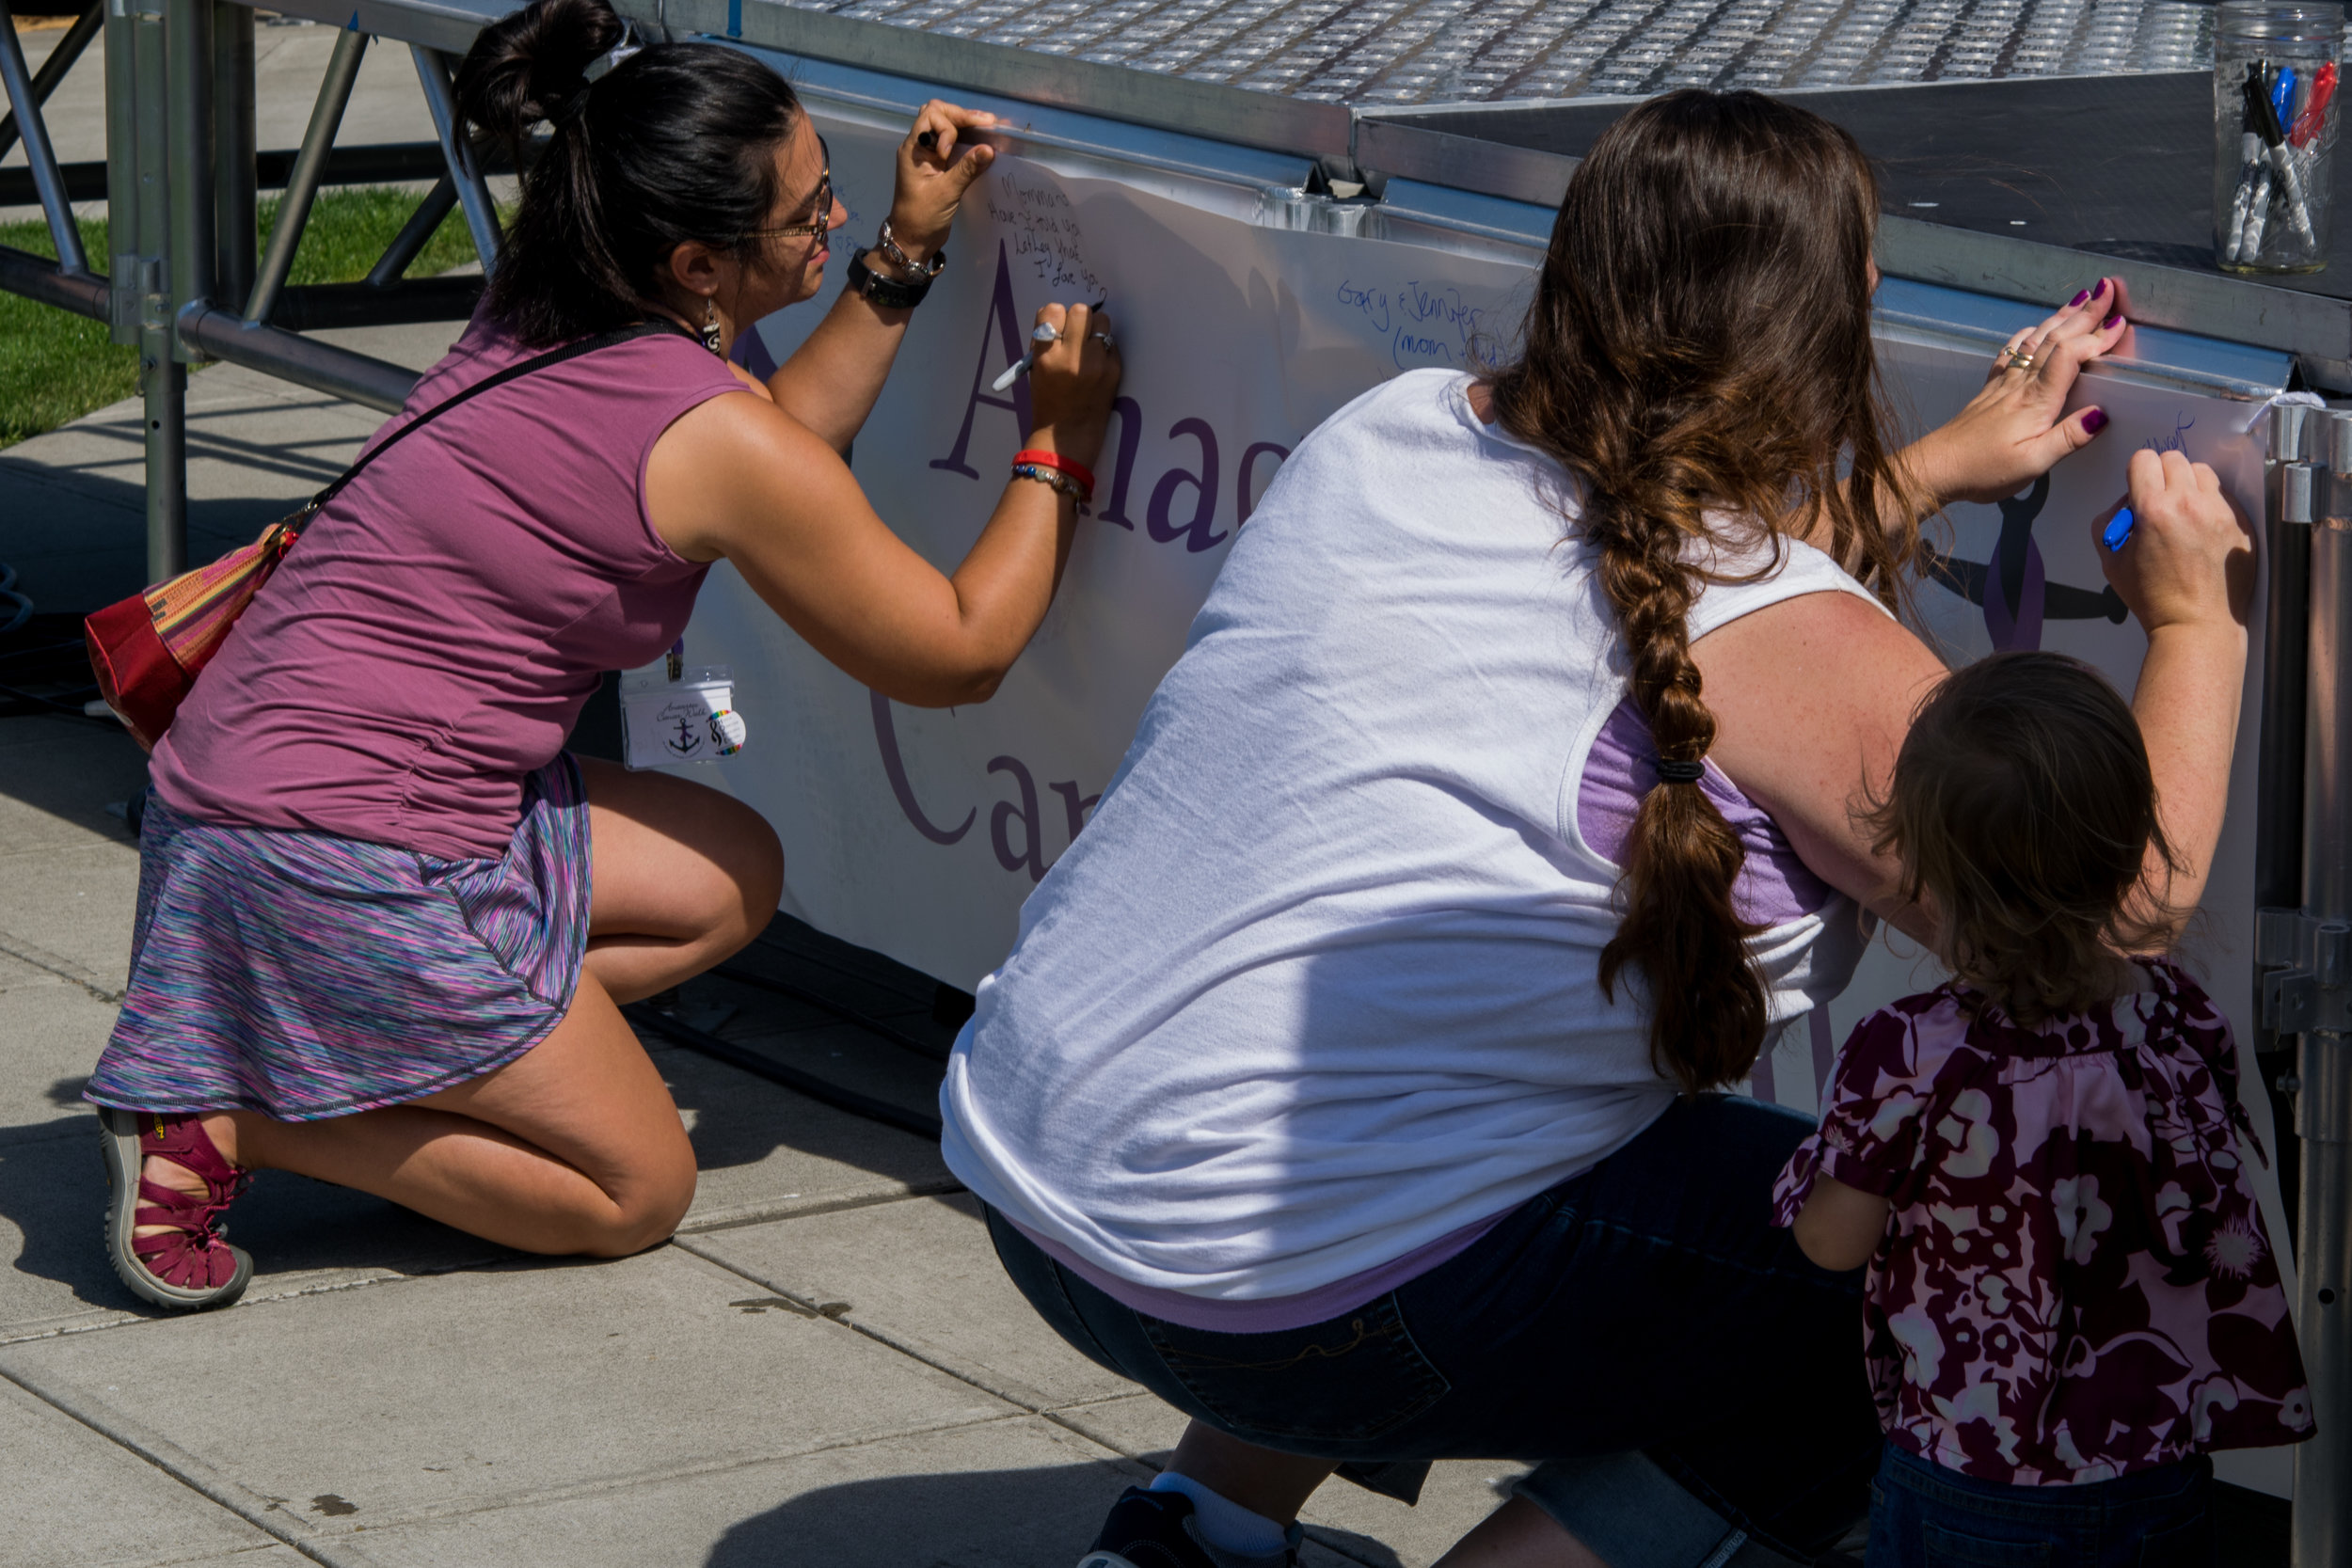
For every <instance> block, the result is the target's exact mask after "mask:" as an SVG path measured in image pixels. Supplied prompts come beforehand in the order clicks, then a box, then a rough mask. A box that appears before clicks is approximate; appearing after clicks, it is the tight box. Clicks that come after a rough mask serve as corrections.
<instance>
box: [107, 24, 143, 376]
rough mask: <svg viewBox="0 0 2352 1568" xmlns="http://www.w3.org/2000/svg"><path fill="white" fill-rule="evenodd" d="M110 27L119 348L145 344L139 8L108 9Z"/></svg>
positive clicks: (110, 164) (110, 315)
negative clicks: (141, 280) (141, 311)
mask: <svg viewBox="0 0 2352 1568" xmlns="http://www.w3.org/2000/svg"><path fill="white" fill-rule="evenodd" d="M105 17H106V21H105V27H106V243H107V248H108V250H109V252H110V253H111V254H110V258H109V260H108V262H107V266H106V275H107V277H109V278H111V279H113V282H114V290H113V294H112V297H111V298H110V299H109V300H108V301H107V307H108V309H107V314H106V320H107V325H109V326H110V327H111V328H112V329H113V331H112V336H113V338H114V341H116V342H118V343H126V344H127V343H136V342H137V341H139V303H138V301H139V264H138V261H139V256H140V254H141V252H140V249H139V207H140V202H141V191H140V186H139V160H138V147H139V133H138V122H139V114H138V67H137V60H138V48H139V46H138V37H139V31H140V24H139V21H138V14H137V11H136V8H134V7H132V6H129V5H124V6H119V7H118V6H113V5H108V6H106V8H105Z"/></svg>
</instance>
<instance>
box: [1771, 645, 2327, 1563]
mask: <svg viewBox="0 0 2352 1568" xmlns="http://www.w3.org/2000/svg"><path fill="white" fill-rule="evenodd" d="M1876 825H1877V827H1878V828H1879V830H1880V833H1881V839H1880V844H1879V847H1880V850H1881V852H1882V853H1885V852H1890V851H1891V852H1893V853H1895V854H1896V855H1898V856H1899V859H1900V861H1901V863H1902V865H1903V869H1904V876H1905V883H1906V888H1905V891H1906V893H1907V895H1909V896H1910V897H1912V898H1914V899H1915V900H1918V901H1919V902H1920V903H1921V904H1922V905H1923V907H1925V908H1927V909H1930V910H1931V911H1934V912H1935V913H1936V915H1937V916H1938V918H1939V920H1940V927H1941V930H1942V932H1943V942H1942V946H1943V949H1944V952H1943V957H1944V958H1945V959H1946V961H1947V964H1948V965H1949V966H1950V968H1951V970H1952V972H1953V974H1955V975H1956V976H1957V978H1955V979H1954V980H1953V981H1952V982H1951V983H1950V984H1948V985H1946V986H1944V987H1942V988H1940V989H1939V990H1933V991H1931V992H1929V993H1927V994H1926V995H1924V996H1912V997H1906V998H1904V999H1903V1000H1902V1001H1899V1002H1897V1003H1895V1004H1894V1005H1893V1006H1888V1007H1885V1008H1883V1009H1881V1010H1880V1011H1879V1012H1877V1013H1874V1014H1872V1015H1871V1016H1870V1017H1869V1018H1867V1019H1865V1020H1864V1021H1863V1022H1862V1023H1861V1024H1860V1025H1859V1026H1857V1027H1856V1028H1855V1030H1854V1032H1853V1035H1852V1037H1851V1038H1849V1039H1848V1040H1847V1042H1846V1048H1845V1051H1844V1053H1843V1054H1842V1055H1841V1056H1840V1057H1839V1059H1838V1063H1837V1068H1836V1074H1835V1077H1834V1080H1833V1082H1832V1084H1831V1085H1830V1090H1829V1094H1828V1096H1827V1100H1826V1109H1825V1110H1824V1111H1823V1113H1822V1117H1821V1127H1820V1131H1819V1132H1816V1133H1815V1134H1814V1135H1813V1136H1812V1137H1811V1138H1808V1139H1807V1140H1806V1141H1805V1142H1804V1144H1803V1145H1802V1146H1800V1147H1799V1148H1798V1150H1797V1153H1796V1156H1795V1158H1794V1159H1792V1160H1791V1161H1790V1162H1789V1164H1788V1169H1787V1170H1785V1171H1784V1172H1783V1173H1782V1175H1781V1178H1780V1181H1779V1185H1778V1187H1777V1188H1776V1190H1775V1192H1774V1195H1773V1196H1774V1205H1775V1211H1776V1218H1777V1221H1778V1223H1780V1224H1782V1225H1792V1226H1793V1227H1795V1231H1796V1239H1797V1243H1798V1244H1799V1245H1800V1246H1801V1247H1803V1248H1804V1251H1805V1253H1806V1255H1807V1256H1809V1257H1810V1258H1812V1259H1813V1260H1814V1261H1815V1262H1817V1263H1820V1264H1821V1265H1822V1266H1823V1267H1825V1268H1835V1269H1849V1268H1852V1267H1854V1266H1855V1265H1856V1264H1858V1263H1861V1262H1862V1261H1864V1260H1865V1259H1867V1260H1868V1262H1869V1266H1870V1272H1869V1275H1868V1281H1867V1288H1866V1300H1867V1306H1866V1309H1865V1326H1864V1346H1865V1352H1866V1354H1867V1360H1868V1365H1869V1374H1870V1379H1871V1384H1872V1387H1873V1390H1874V1392H1875V1393H1876V1395H1877V1398H1878V1404H1879V1417H1880V1420H1881V1423H1882V1425H1883V1427H1884V1430H1885V1432H1886V1451H1885V1455H1884V1458H1883V1462H1882V1465H1881V1468H1880V1472H1879V1481H1878V1484H1877V1485H1876V1486H1875V1487H1873V1488H1872V1498H1873V1501H1872V1508H1871V1519H1870V1542H1869V1547H1868V1560H1869V1564H1870V1568H1923V1565H1925V1564H1928V1563H1931V1562H1945V1561H1950V1560H1965V1561H1968V1562H1972V1563H1978V1564H1994V1565H1998V1568H2042V1565H2044V1564H2047V1565H2049V1568H2058V1565H2061V1564H2071V1563H2083V1564H2093V1563H2097V1564H2124V1563H2130V1564H2145V1565H2147V1568H2170V1565H2172V1564H2174V1563H2180V1564H2187V1563H2191V1562H2195V1563H2199V1564H2204V1563H2208V1562H2210V1560H2211V1555H2212V1527H2211V1521H2210V1517H2209V1514H2208V1506H2209V1497H2210V1492H2211V1484H2212V1481H2211V1477H2212V1461H2211V1460H2210V1459H2209V1458H2208V1457H2207V1455H2209V1454H2210V1453H2211V1452H2213V1451H2214V1450H2215V1449H2233V1448H2262V1447H2267V1446H2270V1445H2273V1444H2280V1443H2293V1442H2298V1441H2300V1440H2302V1439H2303V1438H2306V1437H2308V1436H2310V1435H2311V1434H2312V1414H2311V1398H2310V1394H2309V1392H2308V1390H2307V1389H2306V1388H2305V1386H2304V1375H2303V1365H2302V1358H2301V1356H2300V1354H2298V1352H2297V1350H2296V1339H2295V1325H2294V1323H2293V1321H2292V1320H2291V1319H2290V1318H2289V1317H2288V1315H2287V1302H2286V1296H2285V1292H2284V1291H2282V1290H2281V1288H2280V1278H2279V1265H2278V1259H2276V1257H2275V1256H2274V1255H2273V1253H2272V1250H2271V1245H2270V1241H2269V1238H2268V1236H2267V1235H2266V1234H2265V1231H2264V1227H2263V1221H2262V1214H2261V1212H2260V1210H2259V1209H2258V1208H2257V1207H2256V1205H2255V1201H2254V1194H2253V1190H2252V1187H2251V1186H2250V1184H2249V1182H2248V1180H2247V1174H2246V1171H2245V1169H2244V1167H2243V1166H2242V1165H2241V1164H2240V1158H2239V1150H2240V1148H2241V1144H2243V1146H2244V1147H2246V1148H2249V1149H2251V1150H2252V1151H2253V1152H2254V1153H2256V1154H2257V1155H2258V1156H2259V1154H2260V1152H2261V1149H2260V1146H2259V1144H2257V1143H2256V1142H2255V1140H2254V1138H2253V1136H2252V1133H2251V1131H2250V1129H2248V1128H2247V1127H2246V1113H2245V1111H2244V1109H2243V1108H2242V1107H2241V1106H2240V1105H2239V1103H2238V1098H2237V1066H2236V1053H2235V1050H2234V1048H2233V1045H2232V1042H2231V1037H2230V1027H2229V1024H2228V1022H2226V1021H2225V1020H2224V1019H2223V1018H2222V1016H2221V1013H2220V1011H2219V1010H2218V1009H2217V1008H2216V1007H2215V1006H2214V1005H2213V1003H2212V1002H2211V1001H2210V1000H2209V999H2208V998H2207V997H2206V995H2205V993H2204V992H2203V991H2202V990H2199V989H2198V986H2197V984H2196V982H2195V981H2193V980H2191V979H2190V978H2189V977H2188V975H2186V974H2184V973H2183V972H2182V971H2181V970H2180V969H2179V968H2178V967H2176V966H2175V965H2173V964H2171V963H2169V962H2167V961H2165V960H2164V959H2162V958H2145V957H2143V958H2124V957H2122V955H2123V954H2126V953H2144V952H2146V951H2147V950H2148V949H2150V948H2151V947H2152V946H2158V945H2160V944H2161V942H2162V941H2163V939H2164V937H2165V936H2167V935H2168V934H2169V929H2170V923H2169V918H2168V917H2167V916H2166V915H2165V914H2164V913H2163V912H2162V910H2163V899H2162V897H2161V895H2152V894H2151V892H2150V891H2149V886H2150V883H2149V879H2148V877H2147V875H2146V872H2145V869H2144V868H2146V867H2150V866H2153V867H2155V868H2157V869H2158V871H2159V873H2161V871H2162V869H2163V868H2164V867H2166V866H2167V865H2169V851H2168V849H2167V848H2166V846H2165V843H2164V837H2163V832H2162V831H2161V829H2160V827H2159V826H2158V823H2157V814H2156V801H2155V795H2154V788H2153V784H2152V782H2151V780H2150V776H2149V768H2148V759H2147V753H2146V752H2145V750H2144V749H2143V747H2142V745H2141V743H2140V736H2139V731H2138V727H2137V724H2136V723H2135V722H2134V721H2133V719H2132V715H2131V712H2130V710H2129V709H2128V708H2126V707H2125V706H2124V705H2123V703H2122V700H2121V699H2120V698H2119V697H2118V696H2117V695H2116V694H2115V692H2114V690H2113V689H2111V688H2109V687H2108V686H2107V684H2106V682H2105V681H2104V680H2102V679H2101V678H2100V677H2099V675H2098V674H2097V673H2094V672H2092V671H2091V670H2090V669H2089V668H2087V667H2085V666H2083V665H2081V664H2079V663H2076V662H2075V661H2074V660H2073V659H2068V658H2064V657H2059V656H2058V655H2054V654H2010V655H2003V656H1998V657H1994V658H1989V659H1985V660H1983V661H1981V662H1979V663H1978V664H1975V665H1972V666H1970V667H1969V668H1968V669H1966V670H1963V671H1962V672H1961V673H1958V674H1955V675H1954V676H1952V677H1951V679H1950V680H1948V681H1947V682H1946V683H1945V685H1944V686H1943V687H1942V688H1940V689H1938V691H1937V693H1936V695H1935V696H1934V697H1933V699H1931V701H1930V703H1929V704H1928V705H1927V706H1926V707H1925V708H1924V709H1923V710H1922V711H1921V713H1920V715H1919V717H1918V719H1917V720H1916V721H1915V723H1914V725H1913V728H1912V730H1911V733H1910V736H1908V738H1907V739H1906V740H1905V741H1904V743H1903V748H1902V752H1901V754H1900V755H1899V758H1898V759H1897V762H1896V765H1895V777H1894V782H1893V785H1892V788H1891V790H1890V792H1889V797H1888V800H1886V802H1885V803H1884V805H1883V807H1881V809H1880V811H1879V812H1878V814H1877V816H1876ZM2144 911H2154V912H2144ZM2241 1132H2244V1134H2245V1136H2244V1137H2243V1139H2241V1138H2240V1136H2239V1133H2241Z"/></svg>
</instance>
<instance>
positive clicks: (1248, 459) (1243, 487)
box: [1233, 441, 1291, 528]
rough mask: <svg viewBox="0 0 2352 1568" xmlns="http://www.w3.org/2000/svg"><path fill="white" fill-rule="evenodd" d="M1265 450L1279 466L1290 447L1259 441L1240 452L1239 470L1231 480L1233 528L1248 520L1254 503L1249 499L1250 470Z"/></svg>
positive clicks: (1254, 466)
mask: <svg viewBox="0 0 2352 1568" xmlns="http://www.w3.org/2000/svg"><path fill="white" fill-rule="evenodd" d="M1267 452H1272V453H1273V454H1274V461H1275V464H1276V466H1277V467H1279V466H1280V464H1281V462H1282V460H1283V459H1284V458H1286V457H1288V456H1289V455H1290V454H1291V449H1290V448H1288V447H1285V446H1281V445H1279V444H1278V443H1276V442H1273V441H1260V442H1258V443H1257V444H1256V445H1255V446H1253V447H1251V448H1250V449H1249V450H1248V451H1245V452H1243V453H1242V454H1241V472H1240V473H1239V474H1238V475H1236V476H1235V477H1234V480H1233V512H1234V514H1235V515H1234V517H1233V526H1234V527H1235V528H1239V527H1241V526H1242V524H1244V523H1246V522H1248V521H1249V514H1250V511H1251V509H1252V507H1253V506H1254V504H1255V503H1254V502H1252V501H1251V500H1250V499H1249V482H1250V480H1251V478H1252V477H1254V476H1253V474H1252V472H1251V470H1253V469H1255V468H1256V467H1257V466H1258V459H1259V458H1261V457H1263V456H1264V455H1265V454H1266V453H1267Z"/></svg>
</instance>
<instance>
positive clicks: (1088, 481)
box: [1012, 447, 1094, 500]
mask: <svg viewBox="0 0 2352 1568" xmlns="http://www.w3.org/2000/svg"><path fill="white" fill-rule="evenodd" d="M1012 460H1013V461H1014V462H1015V463H1034V464H1036V465H1037V466H1038V467H1041V468H1052V469H1053V470H1054V471H1055V472H1057V473H1065V474H1068V475H1069V476H1070V477H1071V478H1073V479H1074V480H1076V481H1077V482H1078V483H1079V484H1080V485H1081V486H1083V487H1084V488H1085V490H1086V493H1087V499H1089V500H1092V499H1094V470H1093V469H1092V468H1089V467H1087V466H1086V465H1085V464H1083V463H1073V462H1072V461H1071V460H1070V459H1069V458H1067V457H1064V456H1063V455H1062V454H1061V453H1059V452H1057V451H1038V450H1037V449H1036V448H1035V447H1025V448H1024V449H1022V450H1021V451H1016V452H1014V453H1013V454H1012Z"/></svg>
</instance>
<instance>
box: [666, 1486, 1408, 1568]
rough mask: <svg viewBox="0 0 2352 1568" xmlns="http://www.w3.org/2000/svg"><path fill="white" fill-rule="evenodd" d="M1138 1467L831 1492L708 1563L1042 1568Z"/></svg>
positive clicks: (1382, 1560)
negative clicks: (899, 1564)
mask: <svg viewBox="0 0 2352 1568" xmlns="http://www.w3.org/2000/svg"><path fill="white" fill-rule="evenodd" d="M1134 1484H1136V1478H1135V1476H1134V1474H1133V1473H1132V1472H1131V1471H1128V1470H1125V1469H1122V1468H1118V1467H1114V1466H1113V1465H1110V1464H1108V1463H1103V1464H1096V1465H1057V1466H1053V1467H1050V1468H1042V1469H1034V1470H966V1471H960V1472H957V1473H954V1474H949V1475H924V1476H888V1477H883V1478H882V1479H879V1480H875V1481H851V1482H849V1483H847V1484H845V1485H841V1486H828V1487H824V1488H821V1489H820V1490H818V1491H815V1492H810V1493H807V1494H806V1495H804V1496H802V1497H795V1498H793V1499H792V1500H791V1501H790V1502H788V1503H786V1504H785V1505H784V1506H783V1507H781V1508H774V1509H771V1510H769V1511H768V1512H767V1513H761V1514H755V1515H754V1516H753V1517H751V1518H749V1519H746V1520H744V1521H743V1522H742V1523H740V1524H739V1525H736V1526H735V1527H734V1528H731V1529H729V1530H728V1531H727V1532H726V1534H725V1535H723V1536H722V1537H721V1538H720V1540H719V1544H717V1545H716V1546H714V1547H712V1548H711V1551H710V1556H709V1557H708V1558H707V1559H705V1568H779V1565H781V1564H792V1565H796V1568H797V1565H799V1564H809V1565H811V1568H814V1565H816V1564H819V1563H821V1564H825V1565H826V1568H863V1565H865V1564H868V1563H871V1564H881V1563H927V1564H931V1565H933V1568H1036V1565H1037V1564H1040V1563H1055V1564H1058V1563H1064V1562H1074V1561H1076V1560H1078V1558H1079V1557H1080V1556H1081V1555H1083V1554H1084V1552H1085V1551H1086V1548H1087V1544H1088V1543H1089V1542H1091V1541H1092V1540H1093V1539H1094V1532H1095V1531H1096V1530H1097V1529H1099V1528H1102V1523H1103V1515H1104V1513H1107V1512H1108V1511H1109V1509H1110V1506H1111V1504H1112V1503H1113V1502H1114V1501H1116V1500H1117V1499H1118V1497H1119V1494H1120V1490H1121V1489H1122V1488H1124V1487H1128V1486H1132V1485H1134ZM1313 1539H1314V1540H1316V1541H1318V1542H1320V1543H1321V1544H1324V1545H1326V1546H1328V1547H1331V1548H1333V1549H1334V1550H1336V1551H1337V1552H1339V1553H1341V1554H1343V1556H1344V1557H1345V1558H1347V1559H1352V1560H1355V1561H1357V1562H1360V1563H1363V1564H1364V1565H1365V1568H1400V1562H1399V1560H1398V1558H1397V1555H1396V1553H1395V1552H1393V1551H1392V1550H1391V1549H1390V1548H1389V1547H1387V1546H1384V1545H1382V1544H1380V1543H1379V1542H1377V1541H1375V1540H1373V1539H1372V1538H1371V1537H1369V1536H1363V1535H1357V1534H1355V1533H1353V1532H1351V1531H1346V1530H1335V1529H1329V1528H1320V1527H1318V1528H1315V1529H1314V1532H1313Z"/></svg>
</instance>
